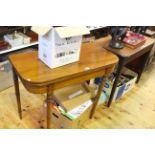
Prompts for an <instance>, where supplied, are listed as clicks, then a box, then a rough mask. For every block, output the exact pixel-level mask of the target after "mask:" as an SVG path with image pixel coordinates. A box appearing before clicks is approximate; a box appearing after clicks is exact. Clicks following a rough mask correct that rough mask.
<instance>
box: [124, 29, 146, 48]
mask: <svg viewBox="0 0 155 155" xmlns="http://www.w3.org/2000/svg"><path fill="white" fill-rule="evenodd" d="M145 40H146V38H145V37H144V36H143V35H141V34H137V33H134V32H132V31H128V32H127V34H126V37H125V38H124V39H123V42H124V43H125V45H126V46H127V47H130V48H137V47H139V46H141V45H142V44H143V43H144V42H145Z"/></svg>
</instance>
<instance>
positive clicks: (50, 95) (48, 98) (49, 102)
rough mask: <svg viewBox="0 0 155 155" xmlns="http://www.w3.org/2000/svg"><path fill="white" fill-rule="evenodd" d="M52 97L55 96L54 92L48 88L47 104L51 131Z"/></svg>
mask: <svg viewBox="0 0 155 155" xmlns="http://www.w3.org/2000/svg"><path fill="white" fill-rule="evenodd" d="M52 96H53V91H52V90H51V89H50V87H48V89H47V99H46V103H47V129H50V125H51V103H53V100H52Z"/></svg>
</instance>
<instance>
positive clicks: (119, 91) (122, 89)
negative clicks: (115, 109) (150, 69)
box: [103, 67, 138, 101]
mask: <svg viewBox="0 0 155 155" xmlns="http://www.w3.org/2000/svg"><path fill="white" fill-rule="evenodd" d="M122 73H123V74H126V75H130V76H132V77H133V78H132V79H130V80H129V81H128V82H126V83H124V84H122V85H120V86H117V87H116V90H115V93H114V97H113V101H116V100H117V99H119V98H120V97H121V96H123V95H124V94H126V93H127V92H129V91H130V90H131V89H132V88H133V87H134V85H135V83H136V80H137V76H138V74H137V73H135V72H134V71H132V70H130V69H128V68H126V67H124V68H123V71H122ZM113 82H114V79H113V81H107V82H106V84H105V86H104V90H103V91H104V92H105V94H106V95H107V96H108V97H109V96H110V93H111V89H112V85H113ZM107 99H108V98H107Z"/></svg>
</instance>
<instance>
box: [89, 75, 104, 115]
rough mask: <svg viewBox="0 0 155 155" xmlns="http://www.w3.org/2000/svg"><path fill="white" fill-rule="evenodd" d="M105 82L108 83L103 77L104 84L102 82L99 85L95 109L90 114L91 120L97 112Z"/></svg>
mask: <svg viewBox="0 0 155 155" xmlns="http://www.w3.org/2000/svg"><path fill="white" fill-rule="evenodd" d="M105 81H106V80H105V78H104V77H102V82H101V84H100V85H99V89H98V92H97V95H96V97H95V100H94V104H93V108H92V111H91V114H90V118H92V117H93V115H94V112H95V110H96V107H97V104H98V101H99V99H100V96H101V93H102V90H103V88H104V85H105Z"/></svg>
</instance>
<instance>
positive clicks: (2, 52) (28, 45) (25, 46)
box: [0, 41, 38, 55]
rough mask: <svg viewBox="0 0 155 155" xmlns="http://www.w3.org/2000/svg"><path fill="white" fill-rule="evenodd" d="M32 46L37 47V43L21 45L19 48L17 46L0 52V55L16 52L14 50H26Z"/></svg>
mask: <svg viewBox="0 0 155 155" xmlns="http://www.w3.org/2000/svg"><path fill="white" fill-rule="evenodd" d="M34 45H38V41H37V42H33V43H30V44H23V45H20V46H17V47H13V48H9V49H5V50H1V51H0V55H2V54H6V53H9V52H13V51H16V50H19V49H23V48H27V47H30V46H34Z"/></svg>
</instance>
